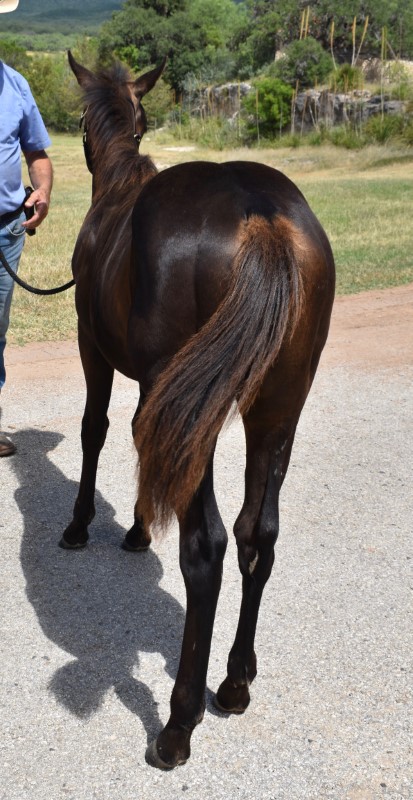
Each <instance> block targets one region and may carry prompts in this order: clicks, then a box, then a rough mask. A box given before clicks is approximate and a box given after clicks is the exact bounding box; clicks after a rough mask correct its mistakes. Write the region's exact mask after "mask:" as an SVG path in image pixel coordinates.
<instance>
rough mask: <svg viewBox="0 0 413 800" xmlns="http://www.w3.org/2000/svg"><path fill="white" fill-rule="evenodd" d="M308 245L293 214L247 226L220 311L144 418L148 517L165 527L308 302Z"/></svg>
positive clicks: (169, 371) (141, 436)
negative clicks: (234, 411)
mask: <svg viewBox="0 0 413 800" xmlns="http://www.w3.org/2000/svg"><path fill="white" fill-rule="evenodd" d="M308 245H309V241H308V239H307V238H306V237H305V236H304V235H303V233H302V232H301V231H300V230H299V229H298V228H297V227H296V226H295V225H294V224H293V223H292V222H291V220H289V219H287V218H286V217H285V216H277V215H276V216H274V218H273V219H271V218H267V217H264V216H259V215H257V214H252V215H251V216H249V218H247V219H245V218H244V220H243V221H242V222H241V223H240V227H239V235H238V251H237V255H236V257H235V259H234V261H233V264H232V275H231V280H230V285H229V288H228V290H227V292H226V294H225V296H224V298H223V299H222V302H221V304H220V305H219V307H218V308H217V310H216V311H215V313H214V314H213V315H212V316H211V317H210V319H209V320H208V321H207V322H206V324H205V325H204V326H203V327H202V328H201V329H200V330H199V331H197V332H196V333H195V334H194V335H193V336H192V337H191V338H190V339H189V341H188V342H187V343H186V344H185V345H184V346H183V347H182V349H180V350H179V351H178V352H177V353H176V354H175V355H174V357H173V358H172V359H171V361H170V362H169V364H168V366H167V367H166V369H165V370H164V371H163V372H162V373H161V374H160V375H159V377H158V379H157V380H156V383H155V385H154V387H153V389H152V391H151V392H150V393H149V396H148V398H147V401H146V403H145V405H144V408H143V410H142V413H141V415H140V418H139V425H138V426H137V430H136V435H135V444H136V447H137V449H138V453H139V461H140V482H139V498H140V510H141V513H142V514H143V516H144V518H145V516H146V515H147V519H148V520H149V519H152V518H153V513H154V512H155V519H156V520H157V521H158V522H160V524H161V525H165V524H166V523H167V522H168V520H169V518H170V515H171V513H172V511H175V512H176V513H177V514H178V516H180V515H182V514H183V513H184V512H185V510H186V508H187V506H188V503H189V502H190V499H191V497H192V496H193V494H194V492H195V491H196V489H197V487H198V486H199V483H200V481H201V479H202V476H203V474H204V471H205V468H206V465H207V463H208V461H209V459H210V457H211V454H212V450H213V447H214V443H215V441H216V437H217V436H218V433H219V431H220V429H221V428H222V425H223V423H224V421H225V418H226V416H227V414H228V412H229V410H230V408H231V405H232V403H233V401H234V400H237V402H238V407H239V409H240V411H241V413H246V411H247V410H248V408H249V407H250V406H251V404H252V403H253V401H254V399H255V398H256V396H257V394H258V392H259V389H260V386H261V384H262V382H263V380H264V377H265V375H266V373H267V371H268V369H269V368H270V366H271V365H272V364H273V363H274V361H275V359H276V358H277V355H278V353H279V351H280V349H281V347H282V345H283V343H284V342H285V341H287V340H288V339H289V338H290V337H291V335H292V334H293V332H294V330H295V327H296V324H297V321H298V320H299V317H300V314H301V311H302V307H303V303H304V292H303V279H302V274H301V267H300V263H301V262H302V261H303V254H304V251H305V249H306V248H307V252H308Z"/></svg>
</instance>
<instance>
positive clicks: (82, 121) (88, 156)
mask: <svg viewBox="0 0 413 800" xmlns="http://www.w3.org/2000/svg"><path fill="white" fill-rule="evenodd" d="M132 105H133V104H132ZM88 111H89V106H86V108H84V109H83V111H82V113H81V115H80V120H79V130H81V128H82V126H83V137H82V141H83V152H84V154H85V161H86V166H87V168H88V170H89V172H90V174H91V175H93V164H92V156H91V154H90V148H89V144H88V140H87V134H88V130H89V128H88V124H87V112H88ZM133 114H134V112H133ZM133 122H134V123H135V114H134V116H133ZM134 127H135V126H134ZM133 138H134V140H135V143H136V147H137V149H138V150H139V145H140V143H141V141H142V134H141V133H136V132H135V133H134V134H133Z"/></svg>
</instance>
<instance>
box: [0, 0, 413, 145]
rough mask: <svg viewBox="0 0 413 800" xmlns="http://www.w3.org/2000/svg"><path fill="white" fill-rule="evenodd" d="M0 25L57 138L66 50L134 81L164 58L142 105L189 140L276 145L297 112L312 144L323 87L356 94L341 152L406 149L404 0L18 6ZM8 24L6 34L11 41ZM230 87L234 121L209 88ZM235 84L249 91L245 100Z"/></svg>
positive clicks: (67, 107)
mask: <svg viewBox="0 0 413 800" xmlns="http://www.w3.org/2000/svg"><path fill="white" fill-rule="evenodd" d="M116 9H117V13H115V14H112V12H113V11H114V10H116ZM1 17H2V18H3V19H2V18H1ZM1 17H0V25H3V20H4V25H3V28H0V58H3V59H4V60H5V61H7V62H8V63H9V64H10V65H11V66H14V67H15V68H16V69H18V70H20V71H21V72H23V74H25V75H26V76H27V78H28V79H29V81H30V84H31V86H32V89H33V92H34V94H35V97H36V99H37V102H38V104H39V107H40V109H41V112H42V114H43V116H44V118H45V121H46V123H47V124H48V125H49V126H50V127H52V128H55V129H57V130H73V129H74V128H75V127H76V125H77V117H78V98H79V96H78V92H77V87H76V85H75V82H74V79H73V75H72V74H71V72H70V70H69V69H68V65H67V57H66V55H65V54H63V53H62V52H56V51H64V50H66V49H67V47H71V48H72V49H73V50H74V52H75V55H76V57H77V58H78V60H79V61H80V62H81V63H83V64H85V65H86V66H88V67H89V68H91V69H92V70H93V69H94V68H95V67H106V66H108V65H110V64H111V63H112V61H113V59H114V58H116V59H119V60H121V61H122V62H124V63H125V64H127V65H128V66H129V67H130V69H131V71H132V73H135V74H136V73H138V72H141V71H143V70H144V69H145V68H148V67H149V66H150V65H153V64H157V63H160V61H161V60H162V59H163V57H164V56H167V57H168V58H167V66H166V70H165V73H164V75H163V80H162V81H159V82H158V85H157V87H156V89H155V91H154V92H152V93H151V94H150V96H149V97H148V98H145V108H146V110H147V112H148V113H149V119H150V124H151V125H152V126H156V127H158V126H159V125H164V124H165V123H167V124H173V123H174V124H175V125H176V127H177V130H178V131H180V133H182V131H185V132H186V135H191V136H192V135H195V136H197V137H198V139H199V136H202V137H204V138H206V131H207V126H206V121H208V126H209V131H210V132H211V130H212V134H211V133H209V134H208V135H209V136H210V138H211V135H212V136H213V139H214V141H215V142H216V143H217V142H220V143H222V142H224V143H225V142H228V141H229V140H231V141H232V140H233V139H235V140H236V142H246V143H249V142H251V141H254V139H255V140H258V139H265V140H268V141H274V140H275V139H277V138H279V137H281V135H284V134H285V132H286V131H288V130H290V132H292V133H294V132H296V131H297V125H296V124H295V121H296V118H297V112H298V111H300V113H301V118H302V119H301V123H302V122H303V121H304V119H305V117H306V115H308V114H310V117H311V119H310V124H311V122H312V120H313V118H314V129H315V131H316V134H317V137H318V139H319V140H321V139H322V138H323V137H325V136H326V135H330V127H331V126H335V125H336V117H337V115H334V114H330V111H328V114H327V113H324V112H322V113H321V112H320V113H319V110H318V107H317V108H316V109H315V110H314V109H313V106H312V105H311V104H312V103H313V100H314V98H313V99H311V97H309V98H307V95H306V92H311V91H313V90H314V89H315V90H317V91H319V90H320V88H321V89H324V90H325V91H326V92H327V93H337V92H341V93H344V94H346V95H347V94H348V93H349V92H353V93H354V97H353V98H352V100H351V102H350V101H349V102H347V100H346V101H345V102H344V103H341V106H340V109H341V110H340V115H339V116H340V118H341V121H342V123H343V128H344V133H345V136H346V141H347V142H348V143H350V142H351V143H353V142H354V143H355V146H359V144H360V143H361V142H365V141H368V140H369V138H370V137H371V136H373V138H374V137H375V138H377V137H381V140H382V141H385V140H386V138H387V137H388V136H397V137H400V136H402V137H403V138H404V140H405V141H406V142H407V141H408V142H409V144H411V143H412V142H413V88H412V81H411V75H410V74H409V72H408V71H407V70H406V68H405V66H404V65H403V63H402V60H403V59H408V60H409V59H412V58H413V0H391V2H389V0H243V2H236V0H125V2H119V1H118V2H116V0H100V1H98V0H87V2H86V1H85V0H67V2H63V0H21V3H20V6H19V10H18V11H16V12H14V13H13V14H8V15H1ZM6 24H7V25H8V26H15V32H14V33H13V32H11V33H9V34H8V38H7V36H6V34H5V33H4V31H5V26H6ZM18 25H22V26H23V27H22V28H21V29H20V33H18V27H16V26H18ZM94 25H96V26H97V27H96V29H95V31H94V33H93V26H94ZM1 30H3V35H1ZM48 31H50V32H48ZM80 32H81V33H82V34H87V35H83V36H80V35H79V33H80ZM90 32H92V35H90ZM10 37H11V38H10ZM13 37H14V39H13ZM33 50H37V51H39V50H40V51H49V52H48V53H44V52H43V53H33V52H30V51H33ZM27 51H29V52H27ZM51 51H55V54H54V55H53V56H51V54H50V53H51ZM366 62H368V63H369V64H372V65H373V67H374V70H373V71H374V77H371V78H370V79H369V80H370V83H371V82H372V81H375V88H374V93H375V94H376V95H378V99H377V102H376V101H375V102H374V103H373V106H374V108H373V111H374V113H375V114H376V119H375V120H373V122H372V123H371V122H370V120H367V112H368V113H369V115H370V111H371V109H370V107H368V103H366V102H365V98H364V94H363V93H364V90H365V76H366V72H365V64H366ZM229 82H232V85H233V88H234V89H235V101H236V102H235V108H234V109H233V110H232V112H231V114H232V117H233V118H232V120H231V119H229V118H228V115H227V117H226V118H225V115H224V114H222V113H221V112H220V111H219V109H218V108H217V104H214V100H213V93H212V92H211V91H210V87H213V86H217V85H222V84H226V83H229ZM242 82H243V83H244V84H245V86H246V87H247V89H246V90H247V91H248V92H249V95H248V96H245V97H243V98H241V83H242ZM386 87H387V88H386ZM385 95H386V96H385ZM358 98H360V101H359V100H358ZM354 99H355V100H356V105H355V106H354V104H353V105H351V103H352V101H353V100H354ZM387 101H388V103H387V105H386V102H387ZM393 101H397V102H396V104H395V103H394V102H393ZM314 102H315V101H314ZM340 102H341V101H340ZM300 103H301V105H300ZM331 103H333V105H334V101H333V100H329V104H330V105H331ZM392 103H393V105H392ZM389 104H390V105H389ZM322 106H326V103H325V101H324V100H323V102H322ZM370 106H371V104H370ZM300 109H301V110H300ZM387 109H390V111H391V113H393V118H392V119H391V120H390V122H387V121H385V120H384V117H385V115H386V113H387ZM395 114H398V115H399V116H398V117H397V118H396V117H395V116H394V115H395ZM210 123H211V124H210ZM365 123H366V125H367V126H370V127H367V128H366V127H365ZM211 125H212V127H211ZM299 130H300V131H301V132H302V131H303V130H304V127H303V124H300V126H299ZM194 131H195V133H194ZM353 134H354V136H353ZM234 143H235V142H234ZM351 146H353V145H351Z"/></svg>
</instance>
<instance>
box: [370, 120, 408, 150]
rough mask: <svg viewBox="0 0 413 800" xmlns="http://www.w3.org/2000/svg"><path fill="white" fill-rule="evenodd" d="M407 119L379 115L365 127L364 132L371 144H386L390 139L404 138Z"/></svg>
mask: <svg viewBox="0 0 413 800" xmlns="http://www.w3.org/2000/svg"><path fill="white" fill-rule="evenodd" d="M406 122H407V120H406V117H404V116H402V115H399V114H384V115H381V114H377V115H376V116H374V117H370V119H368V120H367V122H366V123H365V124H364V125H363V132H364V134H365V136H366V137H367V138H368V140H369V141H371V142H377V143H379V144H386V142H388V141H389V140H390V139H395V138H402V137H403V131H404V128H405V126H406Z"/></svg>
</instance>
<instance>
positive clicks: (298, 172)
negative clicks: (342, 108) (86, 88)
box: [9, 135, 413, 344]
mask: <svg viewBox="0 0 413 800" xmlns="http://www.w3.org/2000/svg"><path fill="white" fill-rule="evenodd" d="M142 151H143V152H149V153H150V154H151V155H152V156H153V158H154V160H155V161H156V163H157V165H158V167H159V168H160V169H164V168H166V167H168V166H172V165H173V164H176V163H179V162H182V161H192V160H197V159H201V160H209V161H219V162H222V161H228V160H231V159H234V160H251V161H261V162H264V163H266V164H269V165H270V166H273V167H276V168H277V169H280V170H281V171H283V172H285V173H286V174H287V175H288V176H289V177H290V178H292V180H294V181H295V182H296V183H297V185H298V186H299V188H300V189H301V190H302V191H303V193H304V195H305V196H306V198H307V200H308V201H309V203H310V205H311V206H312V208H313V210H314V211H315V213H316V214H317V216H318V217H319V219H320V221H321V223H322V224H323V226H324V228H325V229H326V231H327V234H328V236H329V238H330V241H331V244H332V247H333V250H334V254H335V259H336V264H337V291H338V292H339V293H341V294H345V293H349V292H357V291H362V290H364V289H372V288H385V287H388V286H396V285H399V284H402V283H407V282H410V281H413V255H412V247H411V241H412V233H413V222H412V213H411V209H412V208H413V151H412V150H410V151H409V150H408V149H407V148H402V147H401V148H397V147H392V148H389V147H379V146H371V147H368V148H365V149H364V150H360V151H346V150H341V149H338V148H335V147H333V146H331V145H326V146H322V147H302V148H301V147H300V148H283V149H281V148H280V149H262V150H258V149H247V148H243V149H240V150H231V151H216V152H215V151H211V150H206V149H202V148H200V147H198V146H197V145H194V144H192V143H191V144H189V143H185V142H182V143H177V142H176V141H172V140H171V142H168V141H165V137H163V138H162V143H160V142H159V140H158V139H156V138H154V137H153V136H152V137H147V138H146V140H144V143H143V145H142ZM50 155H51V157H52V160H53V164H54V170H55V185H54V189H53V201H52V205H51V209H50V213H49V216H48V218H47V219H46V220H45V222H44V223H43V225H42V227H41V228H40V230H39V231H38V233H37V234H36V236H34V237H32V238H31V239H29V238H28V239H27V242H26V245H25V250H24V253H23V257H22V261H21V267H20V274H21V276H22V277H23V278H24V279H25V280H27V281H28V282H29V283H33V284H34V285H36V286H42V287H50V286H55V285H58V284H61V283H65V282H66V281H67V280H69V279H70V277H71V269H70V261H71V254H72V251H73V247H74V243H75V241H76V236H77V233H78V231H79V229H80V226H81V224H82V221H83V218H84V216H85V214H86V211H87V209H88V207H89V203H90V196H91V178H90V175H89V173H88V171H87V169H86V166H85V162H84V156H83V149H82V144H81V138H80V136H64V135H55V136H53V147H52V148H51V150H50ZM75 335H76V313H75V308H74V290H73V289H70V290H69V291H68V292H65V293H64V294H61V295H57V296H55V297H36V296H34V295H31V294H28V293H27V292H25V291H23V290H22V289H20V288H18V287H17V288H16V291H15V295H14V300H13V308H12V324H11V327H10V331H9V341H10V342H15V343H19V344H23V343H24V342H27V341H40V340H54V339H66V338H71V337H74V336H75Z"/></svg>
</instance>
